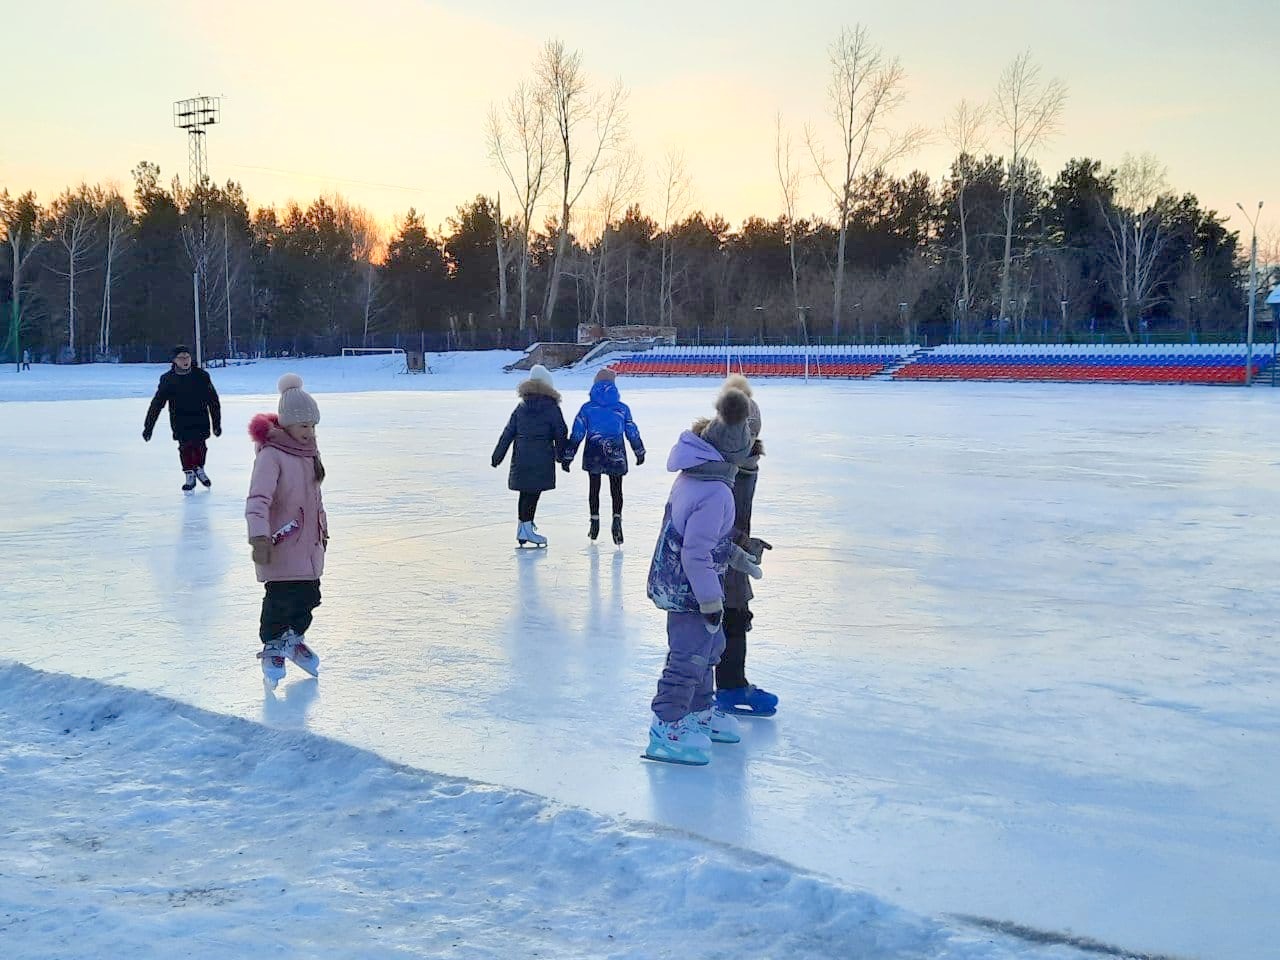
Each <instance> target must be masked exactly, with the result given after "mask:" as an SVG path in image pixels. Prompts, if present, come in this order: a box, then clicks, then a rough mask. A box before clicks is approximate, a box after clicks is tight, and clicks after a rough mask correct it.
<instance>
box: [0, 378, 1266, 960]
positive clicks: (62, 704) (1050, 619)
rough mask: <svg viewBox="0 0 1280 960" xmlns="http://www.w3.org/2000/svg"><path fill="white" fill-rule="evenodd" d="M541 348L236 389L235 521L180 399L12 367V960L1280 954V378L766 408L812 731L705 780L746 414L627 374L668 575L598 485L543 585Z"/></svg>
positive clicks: (2, 934) (5, 415) (691, 384)
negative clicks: (274, 636) (694, 616)
mask: <svg viewBox="0 0 1280 960" xmlns="http://www.w3.org/2000/svg"><path fill="white" fill-rule="evenodd" d="M510 359H511V356H510V355H502V356H495V355H489V356H488V357H437V358H433V359H432V364H433V367H434V368H436V369H438V370H439V371H440V372H439V373H438V374H436V375H432V376H423V377H410V376H405V375H398V374H395V373H393V372H392V371H390V370H389V369H387V368H386V366H385V363H386V362H385V361H379V360H377V359H370V358H363V359H360V360H356V361H352V360H345V361H344V360H309V361H293V362H292V363H291V364H285V363H282V362H280V361H271V362H269V363H262V364H254V365H250V366H246V367H236V368H228V369H227V370H225V371H218V370H215V371H213V374H214V377H215V380H216V382H217V383H218V386H219V388H220V389H221V391H222V392H223V395H224V419H225V422H226V432H225V433H224V436H223V437H222V438H221V439H218V440H214V441H212V442H211V455H210V466H209V470H210V474H211V475H212V477H213V479H214V484H215V485H214V488H213V491H212V492H205V491H198V492H197V493H196V494H195V495H194V496H190V497H183V495H182V494H181V493H180V492H179V491H178V490H177V486H178V483H179V481H180V474H179V472H178V466H177V457H176V454H175V452H174V449H173V445H172V444H171V443H168V442H163V441H162V439H161V438H162V430H159V429H158V430H157V431H156V432H157V438H156V439H155V440H153V441H152V443H151V444H149V445H144V444H143V443H142V441H141V438H140V437H139V433H140V431H141V421H142V416H143V413H144V411H145V403H144V402H143V400H142V399H141V398H144V397H146V396H148V395H149V394H150V391H151V390H152V389H153V387H154V382H155V378H156V376H158V374H159V372H160V371H161V370H162V369H163V368H162V367H151V368H139V367H115V368H107V369H108V370H110V371H111V373H110V375H109V376H108V375H107V374H100V373H99V372H98V371H99V370H101V369H102V368H88V369H81V370H75V369H69V370H54V371H50V370H49V369H48V368H45V369H44V370H43V371H41V376H42V377H43V380H38V379H37V378H36V377H34V376H33V377H32V378H31V379H30V380H23V378H25V377H27V376H28V374H25V373H24V374H14V373H13V371H12V368H5V369H3V370H0V399H7V400H10V401H13V402H9V403H2V404H0V489H3V490H4V491H5V503H6V506H5V509H4V510H3V511H0V610H2V611H3V612H4V616H3V623H4V629H3V630H0V658H3V659H5V660H8V661H9V662H10V664H11V665H9V666H7V667H0V715H2V724H3V727H2V728H3V729H4V730H5V736H4V738H3V739H0V777H2V778H3V779H0V799H2V800H3V803H2V804H0V809H3V811H4V817H5V830H4V831H3V832H0V955H3V956H6V957H7V956H18V957H28V956H30V957H54V956H67V955H86V956H87V955H103V954H104V953H105V952H106V948H108V947H109V946H110V945H111V944H118V945H119V947H118V949H117V950H116V953H118V954H119V955H130V956H157V957H158V956H171V955H174V953H175V950H176V945H177V944H179V943H181V944H183V945H184V946H185V947H186V948H188V949H189V951H190V955H192V956H202V957H206V956H207V957H227V956H248V955H251V954H252V955H257V953H258V952H264V953H267V954H271V953H275V954H276V955H304V954H305V955H308V956H333V957H340V956H361V957H365V956H383V955H386V956H391V955H397V956H399V955H406V954H407V955H411V956H412V955H422V956H426V955H436V954H449V955H457V956H475V957H490V956H492V957H507V956H539V955H541V956H557V957H563V956H573V957H577V956H582V957H596V956H599V957H662V956H673V957H674V956H689V955H698V956H708V957H712V956H726V957H727V956H741V955H744V954H748V955H749V954H754V955H757V956H781V955H792V956H796V957H848V956H859V957H862V956H866V957H885V958H889V957H964V958H970V957H972V958H992V957H1006V956H1008V957H1014V956H1016V957H1022V958H1032V957H1034V958H1049V957H1053V958H1060V957H1076V956H1081V955H1083V954H1082V953H1081V952H1080V951H1078V950H1075V949H1072V948H1070V947H1067V946H1054V945H1045V944H1044V943H1042V942H1035V940H1034V938H1033V940H1030V941H1028V940H1023V939H1019V938H1016V937H1012V936H1010V935H1008V934H1009V931H1012V930H1013V928H1014V927H1021V928H1026V930H1027V931H1045V932H1050V933H1054V934H1062V935H1064V939H1069V938H1071V937H1076V938H1082V939H1084V938H1087V939H1092V940H1096V941H1100V942H1103V943H1107V944H1118V945H1120V946H1121V947H1122V948H1125V949H1127V950H1129V951H1132V952H1133V953H1132V955H1139V954H1150V955H1158V954H1168V955H1177V956H1186V957H1204V958H1215V960H1217V958H1221V960H1227V958H1231V960H1237V958H1242V960H1262V958H1269V957H1272V956H1274V945H1275V943H1276V942H1280V916H1278V915H1277V911H1276V910H1275V909H1274V907H1275V904H1276V903H1277V902H1278V901H1280V830H1278V829H1277V828H1278V827H1280V813H1278V812H1277V805H1276V802H1275V798H1276V796H1277V795H1278V793H1280V791H1278V789H1277V788H1278V787H1280V772H1277V767H1276V764H1275V757H1276V755H1277V748H1280V709H1278V708H1277V703H1276V697H1275V692H1274V691H1275V681H1276V677H1277V668H1276V656H1275V651H1274V644H1273V642H1272V636H1273V633H1274V625H1275V623H1276V622H1277V620H1278V619H1280V601H1278V600H1277V599H1276V598H1275V591H1274V589H1273V588H1272V586H1271V584H1270V575H1269V569H1270V567H1271V559H1272V553H1273V549H1274V548H1273V544H1274V543H1276V542H1280V541H1278V540H1277V538H1278V537H1280V519H1277V517H1276V516H1275V512H1274V511H1273V510H1272V509H1271V508H1270V504H1271V503H1272V502H1273V500H1274V499H1275V495H1276V493H1277V492H1278V491H1277V487H1280V482H1278V481H1277V473H1276V467H1277V458H1276V457H1275V456H1274V454H1273V453H1272V450H1271V447H1270V440H1269V438H1270V437H1272V436H1274V435H1276V433H1277V430H1278V429H1280V407H1277V400H1276V396H1277V395H1276V394H1275V393H1274V392H1273V391H1270V390H1266V391H1261V390H1258V391H1243V390H1226V389H1217V390H1215V389H1212V388H1192V387H1185V388H1184V387H1122V386H1101V385H1089V386H1081V385H1052V384H1035V385H1017V384H1010V385H1000V384H954V383H953V384H895V383H885V382H866V383H849V384H843V383H812V384H807V385H806V384H803V383H771V382H762V383H760V384H758V387H759V398H760V400H761V402H762V405H763V406H764V409H765V421H766V425H765V437H766V440H767V445H768V451H769V455H768V457H767V458H766V460H765V463H764V468H763V472H762V477H761V484H760V492H759V495H758V501H757V515H758V517H759V519H758V526H759V532H760V534H761V535H763V536H765V537H767V538H769V539H771V540H772V541H773V542H774V543H775V546H776V549H775V550H774V551H773V552H772V553H771V554H770V555H769V557H768V559H767V560H766V579H765V580H764V582H763V583H762V584H761V585H760V587H759V591H758V592H759V595H760V596H759V600H758V603H757V605H756V612H757V630H756V631H755V632H754V633H753V634H752V637H751V644H752V646H751V655H750V659H749V668H750V669H749V672H750V673H751V675H752V677H753V679H754V680H756V681H757V682H760V683H762V684H764V685H766V686H768V687H769V688H770V689H772V690H774V691H775V692H777V693H778V694H780V695H781V697H782V700H783V702H782V709H781V711H780V713H779V715H778V717H777V718H775V719H774V720H772V721H756V722H755V723H752V724H750V725H749V726H748V729H747V730H746V732H745V736H744V741H743V743H742V744H740V745H737V746H726V747H717V749H716V752H715V759H714V761H713V763H712V765H711V766H710V767H708V768H705V769H684V768H676V767H670V766H660V765H654V764H645V763H643V762H642V761H640V760H639V759H638V754H639V752H640V749H641V748H642V747H643V744H644V739H645V734H644V731H645V724H646V716H647V703H648V699H649V697H650V696H651V695H652V689H653V683H654V680H655V679H656V676H657V674H658V671H659V669H660V666H661V662H662V657H663V654H664V643H663V635H662V619H661V615H660V614H659V612H658V611H656V610H654V609H653V607H652V605H651V604H649V603H648V601H647V600H646V599H645V596H644V572H645V568H646V566H647V562H648V558H649V553H650V549H651V546H652V543H653V539H654V536H655V534H656V531H657V525H658V521H659V519H660V512H661V504H662V501H663V498H664V496H665V493H666V489H667V486H668V485H669V478H668V477H667V476H666V475H665V474H664V473H663V472H662V470H661V466H662V461H663V459H664V457H665V450H666V448H667V447H668V446H669V445H670V443H671V441H672V440H673V439H674V437H675V435H676V434H677V432H678V431H679V430H680V429H681V428H682V427H684V426H685V425H686V424H687V422H688V421H689V420H690V419H691V418H692V417H693V416H695V415H697V414H700V413H704V412H706V411H707V410H708V409H709V405H710V401H711V398H712V395H713V385H712V384H710V383H708V382H700V381H647V382H643V383H641V382H632V381H626V382H624V383H623V384H622V386H623V390H624V396H626V397H628V398H629V399H630V400H631V402H632V406H633V409H634V411H635V414H636V417H637V420H638V422H639V424H640V427H641V429H642V431H643V432H644V435H645V439H646V442H647V444H648V446H649V448H650V450H651V451H653V456H652V459H651V462H650V463H648V464H646V465H645V466H644V467H642V468H640V469H638V470H636V471H634V472H633V474H632V476H631V477H630V478H629V479H628V482H627V508H626V516H627V530H628V543H627V545H626V547H625V548H624V549H622V550H617V551H615V550H614V548H613V547H612V545H611V544H610V545H608V546H605V545H599V546H593V545H589V544H588V543H587V541H586V539H585V526H586V504H585V485H586V484H585V480H584V479H583V477H582V476H581V474H580V473H579V472H578V471H576V470H575V473H574V474H573V476H572V477H568V476H566V475H563V474H561V475H560V478H561V489H560V490H559V491H557V492H555V493H553V494H549V495H547V497H546V498H545V499H544V504H545V505H544V507H543V508H542V510H541V511H540V515H539V526H540V528H541V529H542V530H543V532H545V533H547V534H548V535H549V536H550V537H551V539H552V545H551V549H550V550H549V551H547V552H545V553H517V552H516V551H515V550H514V549H512V548H513V546H514V543H513V533H514V525H515V517H514V512H515V511H514V495H512V494H509V493H508V492H507V491H506V490H505V469H504V470H501V471H494V470H492V469H491V468H490V467H489V465H488V459H489V454H490V451H491V450H492V446H493V443H494V441H495V440H496V437H497V434H498V432H499V430H500V429H501V426H502V424H503V422H505V418H506V415H507V413H508V412H509V410H510V408H511V406H512V403H513V400H514V397H513V394H512V393H511V387H513V386H514V384H515V383H516V382H517V378H516V377H513V376H508V375H504V374H502V373H500V372H499V368H500V365H501V363H502V362H509V361H510ZM379 364H382V365H381V366H380V365H379ZM285 369H298V370H299V372H301V373H302V375H303V376H304V378H306V379H307V380H308V387H309V388H311V387H314V388H315V389H316V390H317V392H318V393H319V400H320V404H321V409H322V412H323V420H322V423H321V428H320V441H321V444H322V449H323V450H324V451H325V459H326V465H327V467H328V469H329V473H330V476H329V479H328V480H327V481H326V500H327V505H328V507H329V512H330V515H331V526H332V531H333V537H334V539H333V542H332V544H331V548H330V554H329V564H330V566H329V570H328V573H327V575H326V577H325V581H324V594H325V600H324V604H323V605H322V606H321V607H320V609H319V610H318V611H317V621H316V625H315V626H314V627H313V629H312V631H311V634H310V639H311V640H313V641H314V644H315V646H316V648H317V649H318V651H319V652H320V654H321V655H322V657H324V666H323V668H322V674H321V679H320V680H319V681H318V682H316V681H311V680H308V679H293V678H291V679H289V680H286V681H285V683H284V684H282V686H281V688H280V690H279V691H278V692H277V695H275V696H271V695H266V694H264V693H263V690H262V687H261V683H260V682H259V678H258V674H257V672H256V663H255V662H254V660H253V659H252V653H253V651H254V650H255V649H256V648H257V641H256V618H257V607H258V604H259V599H260V588H258V586H257V585H256V584H255V583H254V582H253V572H252V567H251V566H250V564H249V561H248V556H247V546H246V545H245V544H244V536H245V535H244V527H243V520H242V518H241V512H242V508H243V491H244V489H245V487H246V484H247V478H248V470H249V466H250V463H251V455H252V451H251V447H250V444H249V442H248V440H247V438H244V437H243V432H242V431H243V425H244V424H245V422H246V421H247V419H248V417H249V415H250V414H251V413H252V412H255V411H256V410H259V409H264V408H266V405H267V404H268V403H270V402H273V398H272V397H271V396H270V394H271V393H272V391H273V388H274V381H275V378H276V377H277V376H278V375H279V373H281V372H283V371H284V370H285ZM95 378H97V382H96V383H95V382H93V381H94V380H95ZM589 379H590V376H589V374H573V375H566V376H561V377H558V378H557V382H558V384H559V385H560V386H561V387H562V389H563V390H564V391H565V393H566V410H567V413H568V414H569V415H570V416H571V415H572V413H573V411H574V410H576V407H577V405H578V403H580V402H581V400H582V399H583V398H584V396H585V389H586V386H587V384H588V383H589ZM471 388H474V389H471ZM389 390H396V391H399V392H395V393H391V392H382V391H389ZM361 391H365V392H361ZM249 394H256V395H257V396H251V395H249ZM24 395H28V396H30V395H34V396H38V397H41V398H44V399H55V398H57V397H95V398H97V399H93V400H84V401H81V402H57V403H44V402H24V401H22V400H20V399H18V398H19V397H21V396H24ZM20 664H21V665H20ZM22 665H25V666H22ZM29 668H36V669H34V670H33V669H29ZM75 678H85V679H75ZM126 688H127V689H126ZM206 711H207V712H206ZM245 721H251V722H248V723H246V722H245ZM428 771H430V772H428ZM643 824H657V825H659V826H657V827H650V826H645V825H643ZM788 864H790V865H794V866H788ZM966 917H969V918H983V923H981V924H977V923H970V922H967V921H966V920H965V919H964V918H966ZM925 918H933V919H925ZM95 930H100V931H101V936H102V938H103V939H102V940H101V941H99V942H97V943H86V942H85V941H84V940H83V938H84V937H86V936H90V937H92V936H96V934H95V933H94V931H95ZM993 930H1003V931H1005V932H1003V933H1000V932H992V931H993ZM59 938H61V940H60V939H59ZM67 943H77V944H79V945H80V946H78V947H75V948H70V947H68V946H67ZM455 944H456V945H457V946H454V945H455ZM91 948H93V949H91ZM1120 955H1122V956H1124V955H1130V954H1126V953H1124V952H1123V950H1122V951H1121V952H1120Z"/></svg>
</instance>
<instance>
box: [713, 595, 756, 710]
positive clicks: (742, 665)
mask: <svg viewBox="0 0 1280 960" xmlns="http://www.w3.org/2000/svg"><path fill="white" fill-rule="evenodd" d="M751 617H752V613H751V610H750V609H748V608H747V607H741V608H738V607H725V610H724V653H723V654H721V656H720V662H719V663H718V664H716V689H717V690H732V689H733V688H734V687H745V686H747V631H749V630H750V629H751Z"/></svg>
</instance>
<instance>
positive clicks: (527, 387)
mask: <svg viewBox="0 0 1280 960" xmlns="http://www.w3.org/2000/svg"><path fill="white" fill-rule="evenodd" d="M516 393H517V394H518V395H519V397H520V399H521V400H528V399H529V398H530V397H550V398H551V399H552V400H554V401H555V402H556V403H559V402H560V391H559V390H557V389H556V388H555V387H553V386H552V385H551V384H549V383H543V382H542V381H541V380H525V381H523V382H521V384H520V385H519V386H518V387H516Z"/></svg>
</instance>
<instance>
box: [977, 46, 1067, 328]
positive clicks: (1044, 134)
mask: <svg viewBox="0 0 1280 960" xmlns="http://www.w3.org/2000/svg"><path fill="white" fill-rule="evenodd" d="M1066 101H1067V88H1066V85H1065V84H1064V83H1063V82H1062V81H1061V80H1058V79H1057V78H1054V79H1051V80H1045V79H1043V78H1042V77H1041V76H1040V68H1039V66H1037V65H1036V64H1035V63H1033V62H1032V60H1031V53H1030V51H1024V52H1023V53H1020V54H1018V56H1017V57H1016V58H1015V59H1014V61H1013V63H1011V64H1009V66H1007V67H1005V69H1004V72H1003V73H1001V74H1000V79H999V81H998V82H997V83H996V95H995V107H994V109H995V116H996V123H997V125H998V126H999V128H1000V130H1001V132H1002V133H1003V134H1004V136H1005V145H1006V149H1007V153H1006V155H1005V162H1006V164H1007V176H1006V177H1005V201H1004V258H1003V260H1002V262H1001V269H1000V311H999V312H1000V318H1001V319H1002V320H1003V319H1005V318H1006V317H1007V315H1008V308H1009V285H1010V271H1011V270H1012V267H1013V224H1014V220H1015V218H1016V210H1015V200H1016V198H1017V196H1018V188H1019V186H1020V183H1021V180H1022V177H1023V176H1024V174H1025V167H1026V164H1027V161H1028V159H1029V158H1030V156H1031V153H1032V152H1033V151H1035V150H1036V149H1038V148H1039V147H1040V146H1041V145H1042V144H1044V142H1045V141H1046V140H1048V139H1049V138H1050V137H1052V136H1053V135H1054V134H1055V133H1057V132H1058V124H1059V121H1060V120H1061V118H1062V109H1063V107H1064V106H1065V104H1066ZM1018 332H1019V335H1021V332H1022V331H1021V326H1020V325H1019V331H1018Z"/></svg>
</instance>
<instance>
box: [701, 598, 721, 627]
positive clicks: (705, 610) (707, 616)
mask: <svg viewBox="0 0 1280 960" xmlns="http://www.w3.org/2000/svg"><path fill="white" fill-rule="evenodd" d="M698 610H700V611H701V612H702V620H703V624H702V625H703V626H704V627H706V628H707V633H715V632H716V631H717V630H719V629H720V625H721V624H722V623H723V622H724V603H723V602H722V601H720V600H712V601H710V602H708V603H700V604H698Z"/></svg>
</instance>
